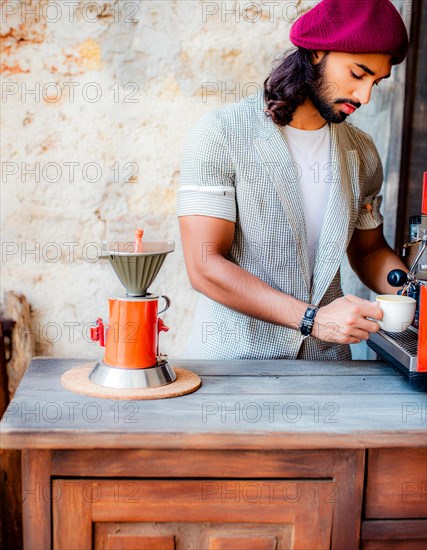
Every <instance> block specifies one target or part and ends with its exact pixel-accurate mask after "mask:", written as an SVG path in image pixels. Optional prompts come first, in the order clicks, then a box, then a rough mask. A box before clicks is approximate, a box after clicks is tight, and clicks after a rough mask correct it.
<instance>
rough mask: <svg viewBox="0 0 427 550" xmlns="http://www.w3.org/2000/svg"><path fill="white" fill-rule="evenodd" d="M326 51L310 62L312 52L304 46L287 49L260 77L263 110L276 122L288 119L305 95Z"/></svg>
mask: <svg viewBox="0 0 427 550" xmlns="http://www.w3.org/2000/svg"><path fill="white" fill-rule="evenodd" d="M327 55H328V52H325V55H324V57H323V59H322V60H321V61H320V63H318V64H317V65H314V64H313V62H312V58H313V52H312V51H311V50H306V49H304V48H297V49H296V50H294V49H292V50H288V51H286V52H285V54H284V56H283V57H282V58H281V59H279V61H278V63H279V64H278V65H277V66H276V67H275V68H274V69H273V71H272V72H271V73H270V75H269V76H268V77H267V78H266V79H265V81H264V97H265V100H266V103H267V109H266V110H265V113H266V114H267V115H268V116H270V117H271V118H272V119H273V121H274V122H275V123H276V124H278V125H279V126H286V125H287V124H289V123H290V122H291V120H292V117H293V114H294V112H295V110H296V108H297V107H298V106H299V105H302V104H303V103H304V101H305V100H306V99H307V96H308V95H309V91H310V87H311V85H312V84H313V83H315V82H316V80H317V79H318V78H319V74H320V73H321V70H322V68H323V65H324V62H325V60H326V56H327Z"/></svg>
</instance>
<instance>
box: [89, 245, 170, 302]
mask: <svg viewBox="0 0 427 550" xmlns="http://www.w3.org/2000/svg"><path fill="white" fill-rule="evenodd" d="M102 244H103V247H102V252H101V254H100V255H99V257H100V258H103V259H108V260H109V261H110V264H111V266H112V268H113V269H114V272H115V274H116V275H117V277H118V278H119V280H120V282H121V283H122V285H123V286H124V287H125V289H126V294H127V295H128V296H145V295H146V294H147V290H148V287H149V286H150V285H151V284H152V282H153V281H154V279H155V278H156V277H157V274H158V273H159V271H160V268H161V267H162V265H163V263H164V261H165V259H166V255H167V254H169V253H170V252H173V250H174V249H175V242H174V241H143V240H142V239H140V240H139V242H131V241H129V242H125V241H103V243H102Z"/></svg>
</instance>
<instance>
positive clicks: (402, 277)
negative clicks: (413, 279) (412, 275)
mask: <svg viewBox="0 0 427 550" xmlns="http://www.w3.org/2000/svg"><path fill="white" fill-rule="evenodd" d="M387 282H388V284H389V285H390V286H403V285H405V284H406V283H407V282H408V274H407V273H405V272H404V271H403V269H393V270H392V271H390V273H389V274H388V275H387Z"/></svg>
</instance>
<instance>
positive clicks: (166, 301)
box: [157, 294, 171, 315]
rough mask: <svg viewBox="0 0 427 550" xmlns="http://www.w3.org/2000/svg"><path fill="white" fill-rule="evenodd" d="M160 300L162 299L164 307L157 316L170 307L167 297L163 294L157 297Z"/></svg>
mask: <svg viewBox="0 0 427 550" xmlns="http://www.w3.org/2000/svg"><path fill="white" fill-rule="evenodd" d="M160 298H163V300H164V301H165V307H164V308H163V309H162V310H160V311H159V312H158V313H157V315H160V314H161V313H164V312H165V311H166V310H167V309H169V307H170V305H171V301H170V299H169V298H168V297H167V296H164V295H163V294H162V295H161V296H159V299H160Z"/></svg>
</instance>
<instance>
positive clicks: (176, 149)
mask: <svg viewBox="0 0 427 550" xmlns="http://www.w3.org/2000/svg"><path fill="white" fill-rule="evenodd" d="M312 4H313V2H290V1H280V2H232V1H228V2H214V1H212V2H210V1H209V2H202V1H200V0H156V1H145V0H144V1H137V0H135V1H127V0H122V1H120V2H117V1H113V0H111V1H103V0H98V1H96V2H94V1H84V0H68V1H65V0H64V1H60V0H57V1H53V0H41V1H35V0H33V1H31V0H23V1H22V2H18V1H17V0H11V1H4V2H3V3H2V10H3V12H2V50H3V51H2V59H1V71H2V76H3V80H2V103H1V108H2V122H1V131H2V142H1V147H2V149H1V158H2V165H1V168H2V203H3V207H2V273H3V276H2V294H3V292H4V291H7V290H11V289H13V290H15V291H17V292H22V293H24V294H25V295H26V296H27V298H28V300H29V301H30V303H31V304H32V308H33V323H34V324H33V326H34V333H33V334H32V335H31V337H32V338H35V340H36V344H37V352H38V353H39V354H54V355H58V356H59V355H61V356H81V357H96V356H97V355H99V350H98V348H97V347H96V345H95V344H91V343H88V342H87V341H85V338H84V335H85V326H87V324H89V323H91V322H92V321H93V320H94V319H95V318H96V317H98V316H99V315H103V316H105V317H106V316H107V311H106V309H107V307H106V305H107V304H106V298H107V296H108V295H109V293H110V292H111V291H112V290H114V289H115V288H118V287H119V284H118V282H117V280H116V279H115V276H114V275H113V273H112V270H111V268H110V267H109V266H108V265H107V264H106V263H103V262H96V261H94V260H93V258H94V256H95V254H96V250H97V247H96V244H95V243H99V242H100V241H101V240H102V239H104V238H117V237H124V238H132V234H133V230H134V228H135V227H137V226H142V227H144V229H145V232H146V237H147V238H150V239H166V238H169V239H175V241H176V251H175V252H174V253H173V254H172V255H170V256H169V258H168V259H167V261H166V263H165V266H164V268H163V270H162V271H161V272H160V275H159V276H158V279H157V281H156V283H155V285H154V286H153V288H152V290H158V291H160V292H162V293H164V294H168V295H169V296H170V297H171V298H172V302H173V305H172V307H171V309H170V310H169V312H168V313H167V314H166V315H164V320H165V322H166V323H167V324H168V325H169V326H170V327H171V330H170V332H169V333H167V334H162V337H161V342H162V344H161V346H162V350H163V351H164V352H166V353H169V354H170V355H176V356H178V355H179V354H180V351H181V349H182V345H183V342H184V339H185V337H186V334H187V333H188V331H189V326H190V323H191V315H192V310H193V307H194V302H195V297H196V295H195V293H194V291H192V289H191V288H190V285H189V282H188V280H187V276H186V273H185V269H184V261H183V256H182V249H181V246H180V239H179V230H178V222H177V220H176V217H175V196H176V190H177V187H178V181H179V169H180V161H181V153H182V146H183V141H184V138H185V134H186V132H187V131H188V130H189V128H190V127H191V126H192V125H193V124H194V123H195V122H196V121H197V119H198V118H199V117H200V116H201V115H202V114H203V113H204V112H206V111H207V110H210V109H213V108H216V107H219V106H221V105H222V104H225V103H227V102H232V101H236V100H239V99H241V98H242V97H244V96H246V95H250V94H252V93H254V92H255V91H257V89H259V87H260V86H261V85H262V82H263V80H264V79H265V77H266V76H267V75H268V73H269V71H270V69H271V65H272V62H273V60H274V58H275V57H278V56H280V55H281V54H282V52H283V51H284V49H286V48H287V47H288V46H290V43H289V41H288V38H287V37H288V34H289V28H290V25H291V24H292V23H293V21H294V20H295V18H296V16H297V15H298V14H299V13H301V12H302V10H305V9H308V8H309V7H310V6H311V5H312ZM408 22H409V21H408ZM401 70H402V67H400V68H399V72H398V75H399V74H403V73H401ZM398 75H397V76H398ZM395 78H396V76H395V77H394V79H395ZM394 79H392V81H391V82H390V83H387V84H386V85H385V86H384V87H383V90H384V91H383V92H382V91H380V90H379V91H377V92H376V96H375V97H374V101H373V107H372V109H373V110H372V109H371V111H369V113H370V114H369V113H368V118H366V119H365V121H363V119H362V120H361V121H360V123H361V125H363V123H365V124H366V123H367V124H368V126H369V131H371V132H372V131H373V132H374V133H375V134H376V135H377V136H378V138H379V140H380V142H382V145H381V143H380V149H381V148H382V152H383V154H384V156H385V157H384V160H385V162H386V164H387V162H388V160H387V159H388V158H390V157H391V156H393V158H395V157H396V155H397V153H398V150H397V149H395V148H393V150H391V149H390V148H389V147H388V146H387V144H388V143H389V140H388V137H389V135H390V131H391V129H390V121H391V120H392V118H391V113H392V106H393V105H392V102H391V101H392V100H391V99H390V92H391V91H394V90H393V86H394V85H395V82H394ZM378 109H379V111H378ZM399 109H400V110H401V106H399ZM399 112H400V111H399ZM395 115H396V112H395ZM384 125H385V126H387V128H388V130H387V133H386V134H384V131H383V127H384ZM393 131H394V132H398V131H399V128H398V127H397V126H394V127H393ZM393 192H394V191H393ZM386 204H387V202H386ZM390 207H391V208H393V205H391V206H390ZM390 220H393V212H391V217H390ZM390 223H393V221H391V222H390ZM351 284H352V282H351V279H349V285H350V286H351ZM23 336H24V335H23Z"/></svg>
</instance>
